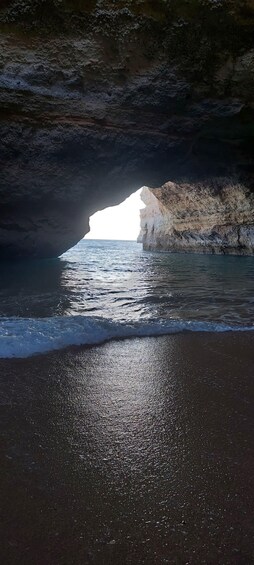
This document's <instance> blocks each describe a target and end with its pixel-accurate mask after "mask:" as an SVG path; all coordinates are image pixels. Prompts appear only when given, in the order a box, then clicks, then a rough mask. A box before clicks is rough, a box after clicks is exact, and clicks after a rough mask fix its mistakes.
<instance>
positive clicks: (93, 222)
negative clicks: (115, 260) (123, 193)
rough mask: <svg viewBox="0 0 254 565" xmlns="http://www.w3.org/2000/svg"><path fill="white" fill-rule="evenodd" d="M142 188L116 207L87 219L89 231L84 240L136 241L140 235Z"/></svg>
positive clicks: (142, 204)
mask: <svg viewBox="0 0 254 565" xmlns="http://www.w3.org/2000/svg"><path fill="white" fill-rule="evenodd" d="M141 191H142V188H140V189H139V190H137V191H136V192H134V193H133V194H131V196H129V197H128V198H126V199H125V200H124V201H123V202H121V203H120V204H118V205H117V206H110V207H108V208H105V209H104V210H100V211H98V212H96V213H95V214H93V215H92V216H91V217H90V219H89V225H90V231H89V232H88V233H87V234H86V235H85V237H84V239H102V240H123V241H124V240H125V241H136V240H137V238H138V236H139V233H140V210H141V209H142V208H144V207H145V204H144V203H143V201H142V200H141Z"/></svg>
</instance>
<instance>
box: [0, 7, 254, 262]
mask: <svg viewBox="0 0 254 565" xmlns="http://www.w3.org/2000/svg"><path fill="white" fill-rule="evenodd" d="M0 34H1V35H0V169H1V175H0V198H1V215H0V258H11V257H13V258H16V257H51V256H57V255H59V254H60V253H62V252H63V251H65V250H66V249H67V248H68V247H71V246H72V245H74V244H75V243H76V242H77V241H78V240H79V239H81V237H83V235H84V234H85V233H86V232H87V231H88V229H89V216H90V215H91V214H93V213H94V212H95V211H96V210H99V209H102V208H104V207H106V206H110V205H113V204H117V203H120V202H121V200H123V199H124V198H125V197H126V196H128V195H129V194H131V192H133V191H134V190H136V189H138V188H139V187H140V186H142V185H148V186H151V187H156V186H161V185H163V188H162V189H156V191H155V192H154V194H156V198H157V196H158V202H159V203H160V204H159V206H162V205H163V206H165V202H167V204H166V208H167V210H168V215H167V214H166V213H164V214H163V217H164V220H165V221H169V222H171V219H172V218H171V216H170V214H171V212H172V209H171V208H170V206H171V204H170V203H172V202H173V201H174V205H173V208H174V210H173V212H172V213H173V215H174V217H175V220H174V225H176V224H177V226H178V227H176V228H175V229H176V230H178V231H179V233H181V234H183V233H187V232H189V233H192V234H193V235H194V237H193V241H192V243H191V237H190V236H188V237H187V239H188V245H186V247H185V249H186V250H187V249H200V247H201V246H202V245H201V239H202V238H201V232H202V234H204V233H206V232H207V234H210V235H207V236H204V237H206V238H208V237H212V238H213V239H214V241H213V244H212V245H211V246H210V248H209V247H208V246H206V249H207V250H208V249H216V250H219V248H220V249H221V251H222V250H224V247H225V241H226V240H227V239H228V241H231V243H230V244H229V245H228V246H227V245H226V247H225V249H227V250H228V251H234V252H235V251H236V250H240V249H241V250H242V246H243V245H244V246H245V247H244V248H245V250H246V252H247V250H249V252H252V250H253V246H252V244H253V232H252V222H253V218H252V214H251V210H252V208H251V207H253V199H252V190H253V137H254V105H253V86H254V76H253V70H254V48H253V37H254V6H253V1H252V0H177V1H173V0H172V1H171V0H166V1H165V0H125V1H123V0H118V1H115V0H50V1H49V0H2V2H1V6H0ZM219 178H224V179H226V178H227V179H230V181H226V182H224V181H223V186H222V188H221V193H220V194H221V195H220V197H217V196H216V191H217V188H216V187H218V186H219V184H218V182H219V181H218V180H216V179H219ZM168 181H170V183H168V184H166V185H165V184H164V183H167V182H168ZM190 187H191V188H190ZM160 191H161V192H160ZM173 192H174V194H175V196H174V198H173V196H172V194H173ZM159 194H160V196H159ZM163 194H164V197H162V195H163ZM230 194H231V196H230ZM224 195H226V196H225V199H226V201H227V202H228V204H225V209H223V205H222V200H223V198H224ZM188 197H190V200H188ZM178 198H179V202H180V203H179V206H178V208H177V205H176V203H177V199H178ZM190 201H191V202H192V210H193V218H194V216H195V214H196V220H195V221H194V219H193V226H194V224H195V227H190V225H191V224H190V220H189V219H188V218H189V216H190V214H189V212H190V210H189V208H188V206H189V202H190ZM184 203H185V204H186V206H187V208H186V209H185V212H184ZM196 206H197V208H195V207H196ZM217 208H218V210H217ZM170 209H171V212H170ZM208 210H209V212H208ZM216 210H217V212H216ZM181 214H182V225H181V226H180V223H179V222H180V215H181ZM184 214H185V216H184ZM202 214H203V219H202ZM216 214H217V216H216ZM222 217H223V221H222V220H221V218H222ZM170 218H171V219H170ZM216 218H217V219H216ZM184 222H185V227H184ZM195 222H196V223H195ZM206 222H207V224H206ZM169 225H171V223H170V224H169ZM198 226H199V227H198ZM214 226H215V227H214ZM216 226H219V227H216ZM185 228H186V229H185ZM170 229H171V228H170ZM231 229H232V236H230V235H229V232H230V230H231ZM211 230H213V231H211ZM210 231H211V233H210ZM166 233H168V228H167V229H166V230H165V234H166ZM165 234H164V235H165ZM195 234H196V235H195ZM216 234H217V235H216ZM223 234H224V235H223ZM251 234H252V235H251ZM182 237H183V236H179V237H178V244H177V245H176V239H177V238H176V236H175V237H174V238H173V239H172V245H175V248H177V249H179V248H180V239H181V238H182ZM202 237H203V235H202ZM216 238H217V239H218V245H217V243H216V244H215V240H216ZM148 239H149V241H150V242H151V241H152V234H150V236H149V237H148V235H147V243H145V245H147V246H152V243H148ZM158 241H159V240H158ZM216 241H217V240H216ZM246 242H247V244H246ZM160 245H161V246H162V247H165V248H169V240H168V238H167V237H162V233H161V239H160ZM156 247H158V245H157V246H156ZM202 248H203V247H202ZM241 252H242V251H241Z"/></svg>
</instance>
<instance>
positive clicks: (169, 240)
mask: <svg viewBox="0 0 254 565" xmlns="http://www.w3.org/2000/svg"><path fill="white" fill-rule="evenodd" d="M141 197H142V200H143V201H144V203H145V204H146V208H144V209H142V210H141V211H140V215H141V233H140V235H139V241H140V242H142V243H143V246H144V249H147V250H158V251H172V252H174V251H177V252H182V253H186V252H192V253H193V252H197V253H216V254H228V253H231V254H235V255H253V254H254V190H253V189H252V190H251V189H247V188H246V187H243V186H241V185H239V184H237V183H236V182H234V180H233V179H223V178H218V179H216V180H215V179H214V180H213V182H210V183H209V185H208V186H206V185H204V184H199V183H196V184H195V185H188V184H186V183H183V184H180V185H179V184H178V185H176V184H173V183H167V184H165V185H164V186H162V187H161V188H157V189H150V190H149V189H148V188H143V190H142V193H141Z"/></svg>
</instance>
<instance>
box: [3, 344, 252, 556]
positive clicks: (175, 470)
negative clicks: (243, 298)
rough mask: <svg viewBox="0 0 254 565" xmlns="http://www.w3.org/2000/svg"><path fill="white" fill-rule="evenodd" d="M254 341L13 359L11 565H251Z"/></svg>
mask: <svg viewBox="0 0 254 565" xmlns="http://www.w3.org/2000/svg"><path fill="white" fill-rule="evenodd" d="M253 339H254V336H253V335H252V334H245V335H242V334H239V333H238V334H228V335H216V334H208V335H201V334H196V335H178V336H177V335H175V336H170V337H164V338H157V339H154V338H150V339H135V340H126V341H125V342H114V343H110V344H106V345H104V346H101V347H97V348H93V349H86V350H79V349H77V350H75V351H70V352H60V353H54V354H51V355H47V356H43V357H38V358H33V359H27V360H15V361H1V362H0V368H1V373H2V375H4V376H5V379H4V382H3V398H4V407H3V413H4V440H5V441H4V443H5V448H4V462H5V465H4V482H3V486H4V489H3V493H4V500H3V508H4V512H5V517H6V518H7V520H6V526H5V531H4V537H5V541H6V550H5V559H4V563H6V564H7V563H12V565H13V564H15V565H16V563H20V556H22V559H23V561H22V560H21V562H24V563H26V565H30V563H31V564H33V565H34V563H36V564H38V565H42V564H43V565H45V563H49V564H50V565H59V564H60V565H62V564H67V563H68V564H73V565H76V564H77V565H80V563H82V564H83V563H89V564H90V563H94V564H96V565H97V564H98V565H100V564H101V563H106V564H107V563H112V564H117V565H118V564H119V565H120V564H125V563H126V564H132V563H154V564H161V563H191V564H193V565H196V564H197V563H199V564H202V563H203V564H207V563H211V564H218V563H223V564H230V565H231V564H232V563H251V560H252V551H253V545H252V540H253V533H254V532H253V523H252V503H251V500H252V498H251V493H252V489H253V475H252V474H251V473H250V468H251V462H252V461H253V411H252V400H253V392H254V389H253V368H254V358H253Z"/></svg>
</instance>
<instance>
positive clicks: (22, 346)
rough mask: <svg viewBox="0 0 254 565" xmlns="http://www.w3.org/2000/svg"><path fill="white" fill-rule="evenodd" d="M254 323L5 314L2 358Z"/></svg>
mask: <svg viewBox="0 0 254 565" xmlns="http://www.w3.org/2000/svg"><path fill="white" fill-rule="evenodd" d="M253 330H254V326H232V325H226V324H223V323H213V322H199V321H181V320H146V321H138V322H137V321H135V322H132V323H130V322H128V323H126V322H124V321H119V322H118V321H115V320H111V319H106V318H99V317H92V316H65V317H52V318H2V319H1V320H0V358H12V357H17V358H22V357H30V356H32V355H36V354H41V353H46V352H49V351H53V350H57V349H63V348H66V347H68V346H72V345H97V344H100V343H103V342H106V341H109V340H113V339H126V338H134V337H152V336H154V337H156V336H161V335H167V334H175V333H180V332H186V331H187V332H188V331H189V332H229V331H253Z"/></svg>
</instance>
